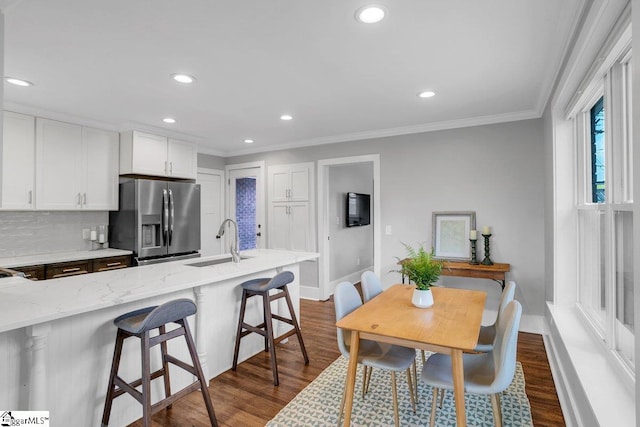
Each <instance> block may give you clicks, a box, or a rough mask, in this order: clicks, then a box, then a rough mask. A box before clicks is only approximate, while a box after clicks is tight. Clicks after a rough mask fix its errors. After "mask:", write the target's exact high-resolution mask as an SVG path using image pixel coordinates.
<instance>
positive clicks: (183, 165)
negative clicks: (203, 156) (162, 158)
mask: <svg viewBox="0 0 640 427" xmlns="http://www.w3.org/2000/svg"><path fill="white" fill-rule="evenodd" d="M167 150H168V156H167V158H168V162H169V176H172V177H176V178H191V179H195V178H196V177H197V175H198V150H197V149H196V144H194V143H192V142H186V141H179V140H177V139H172V138H169V139H168V149H167Z"/></svg>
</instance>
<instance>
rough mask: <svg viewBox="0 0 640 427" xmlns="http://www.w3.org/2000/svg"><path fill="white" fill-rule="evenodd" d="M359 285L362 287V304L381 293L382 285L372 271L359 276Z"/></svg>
mask: <svg viewBox="0 0 640 427" xmlns="http://www.w3.org/2000/svg"><path fill="white" fill-rule="evenodd" d="M360 285H361V286H362V299H363V300H364V302H367V301H369V300H370V299H371V298H373V297H375V296H377V295H379V294H381V293H382V284H381V283H380V279H378V276H376V273H374V272H373V271H365V272H364V273H362V276H360Z"/></svg>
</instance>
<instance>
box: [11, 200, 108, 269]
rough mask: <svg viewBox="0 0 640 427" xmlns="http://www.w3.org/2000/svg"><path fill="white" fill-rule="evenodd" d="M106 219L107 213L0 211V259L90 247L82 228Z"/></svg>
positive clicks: (106, 222)
mask: <svg viewBox="0 0 640 427" xmlns="http://www.w3.org/2000/svg"><path fill="white" fill-rule="evenodd" d="M108 222H109V212H57V211H46V212H41V211H38V212H29V211H27V212H14V211H11V212H8V211H7V212H0V258H5V257H6V258H9V257H14V256H23V255H36V254H42V253H50V252H66V251H82V250H90V249H91V242H90V241H88V240H83V239H82V229H84V228H90V227H91V226H94V225H99V224H108Z"/></svg>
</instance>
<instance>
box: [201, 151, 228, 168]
mask: <svg viewBox="0 0 640 427" xmlns="http://www.w3.org/2000/svg"><path fill="white" fill-rule="evenodd" d="M225 164H226V159H225V158H224V157H219V156H212V155H211V154H202V153H198V167H199V168H208V169H217V170H224V166H225Z"/></svg>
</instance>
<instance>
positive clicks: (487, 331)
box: [475, 280, 516, 353]
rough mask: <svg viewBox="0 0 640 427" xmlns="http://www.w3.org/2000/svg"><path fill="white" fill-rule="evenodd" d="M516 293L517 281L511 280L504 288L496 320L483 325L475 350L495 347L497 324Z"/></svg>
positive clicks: (486, 349)
mask: <svg viewBox="0 0 640 427" xmlns="http://www.w3.org/2000/svg"><path fill="white" fill-rule="evenodd" d="M515 295H516V282H514V281H511V280H510V281H509V282H507V285H506V286H505V287H504V289H503V290H502V296H501V297H500V305H499V306H498V315H497V316H496V321H495V322H494V323H493V324H492V325H487V326H481V327H480V336H479V337H478V345H476V348H475V351H477V352H482V353H486V352H487V351H491V350H492V349H493V341H494V339H495V337H496V325H497V324H498V323H499V322H500V316H501V315H502V312H503V311H504V309H505V308H507V305H508V304H509V303H510V302H511V301H513V298H514V297H515Z"/></svg>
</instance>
